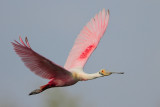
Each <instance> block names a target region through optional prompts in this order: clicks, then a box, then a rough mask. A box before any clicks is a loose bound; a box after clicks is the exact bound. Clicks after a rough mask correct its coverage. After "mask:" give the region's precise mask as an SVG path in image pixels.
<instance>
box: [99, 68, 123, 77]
mask: <svg viewBox="0 0 160 107" xmlns="http://www.w3.org/2000/svg"><path fill="white" fill-rule="evenodd" d="M99 74H101V75H102V76H109V75H111V74H124V72H110V71H108V70H105V69H101V70H100V71H99Z"/></svg>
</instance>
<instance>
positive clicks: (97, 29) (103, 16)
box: [64, 9, 109, 70]
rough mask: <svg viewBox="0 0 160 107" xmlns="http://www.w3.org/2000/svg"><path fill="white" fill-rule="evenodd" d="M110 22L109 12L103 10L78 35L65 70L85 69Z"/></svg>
mask: <svg viewBox="0 0 160 107" xmlns="http://www.w3.org/2000/svg"><path fill="white" fill-rule="evenodd" d="M108 21H109V10H108V11H107V13H106V12H105V9H103V10H102V11H100V12H99V13H98V14H96V15H95V17H94V18H92V19H91V20H90V22H88V24H87V25H86V26H85V27H84V28H83V30H82V31H81V32H80V34H79V35H78V37H77V39H76V41H75V43H74V46H73V48H72V50H71V52H70V54H69V56H68V59H67V61H66V64H65V66H64V68H66V69H67V70H70V69H72V68H83V66H84V65H85V63H86V61H87V59H88V58H89V56H90V55H91V53H92V52H93V51H94V49H95V48H96V47H97V45H98V43H99V41H100V39H101V37H102V36H103V34H104V32H105V31H106V28H107V25H108Z"/></svg>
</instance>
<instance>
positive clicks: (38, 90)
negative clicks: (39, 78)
mask: <svg viewBox="0 0 160 107" xmlns="http://www.w3.org/2000/svg"><path fill="white" fill-rule="evenodd" d="M41 92H42V90H41V89H36V90H34V91H32V92H31V93H29V95H35V94H39V93H41Z"/></svg>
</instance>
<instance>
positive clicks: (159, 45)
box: [0, 0, 160, 107]
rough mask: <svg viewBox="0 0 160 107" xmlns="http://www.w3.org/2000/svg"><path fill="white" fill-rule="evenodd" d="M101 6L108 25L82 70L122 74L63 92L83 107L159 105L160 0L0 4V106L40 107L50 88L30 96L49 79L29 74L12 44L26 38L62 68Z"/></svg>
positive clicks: (13, 0)
mask: <svg viewBox="0 0 160 107" xmlns="http://www.w3.org/2000/svg"><path fill="white" fill-rule="evenodd" d="M103 8H105V9H106V10H107V9H109V10H110V20H109V25H108V28H107V31H106V33H105V34H104V36H103V38H102V40H101V41H100V44H99V46H98V48H97V49H96V50H95V51H94V53H93V54H92V55H91V58H90V59H89V60H88V63H87V64H86V66H85V69H84V71H85V72H87V73H95V72H98V71H99V70H100V69H101V68H105V69H108V70H110V71H117V72H125V74H124V75H111V76H109V77H104V78H99V79H95V80H91V81H87V82H79V83H77V84H76V85H74V86H70V87H66V88H64V89H63V90H64V91H65V90H66V91H67V92H68V93H70V94H71V95H72V96H79V97H80V98H81V99H83V100H81V107H85V105H86V104H87V103H90V104H93V105H94V106H93V107H159V106H160V85H159V81H160V66H159V65H160V30H159V28H160V27H159V26H160V12H159V11H160V1H159V0H152V1H151V0H133V1H129V0H114V1H113V0H88V1H87V0H79V1H75V0H61V1H58V0H0V37H1V39H0V50H1V51H0V53H1V55H0V64H1V67H0V71H1V75H0V103H1V102H3V103H4V102H9V103H11V104H12V103H13V105H12V107H14V103H16V106H15V107H43V106H42V105H41V104H42V103H43V100H42V94H43V96H44V95H45V94H46V93H47V91H51V90H54V89H50V90H47V91H45V92H44V93H42V94H40V95H36V96H28V93H29V92H31V91H32V90H34V89H36V88H38V87H39V86H41V85H44V84H45V83H47V82H48V80H45V79H42V78H40V77H38V76H36V75H35V74H33V73H32V72H30V71H29V69H27V68H26V67H25V66H24V64H23V63H22V61H21V60H20V58H19V57H18V56H17V55H16V54H15V52H14V51H13V48H12V46H11V43H10V42H12V41H13V40H18V37H19V35H21V36H22V38H25V36H27V37H28V39H29V42H30V45H31V47H32V49H34V50H35V51H36V52H38V53H40V54H41V55H43V56H45V57H46V58H49V59H50V60H52V61H53V62H55V63H57V64H59V65H61V66H63V65H64V64H65V61H66V59H67V56H68V53H69V51H70V49H71V48H72V45H73V43H74V40H75V38H76V37H77V35H78V34H79V32H80V31H81V30H82V28H83V26H84V25H86V23H87V22H88V21H89V20H90V19H91V18H92V17H93V16H94V15H95V14H96V13H98V12H99V11H100V10H102V9H103ZM62 103H63V102H62Z"/></svg>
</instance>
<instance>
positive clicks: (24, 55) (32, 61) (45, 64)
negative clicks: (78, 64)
mask: <svg viewBox="0 0 160 107" xmlns="http://www.w3.org/2000/svg"><path fill="white" fill-rule="evenodd" d="M19 39H20V42H21V44H20V43H19V42H17V41H15V43H13V42H12V45H13V47H14V50H15V52H16V53H17V54H18V55H19V56H20V57H21V59H22V61H23V62H24V64H25V65H26V66H27V67H28V68H29V69H30V70H31V71H32V72H34V73H35V74H37V75H38V76H40V77H43V78H46V79H52V78H62V77H63V76H64V77H66V76H70V75H71V73H70V72H68V71H67V70H66V69H64V68H62V67H60V66H59V65H56V64H55V63H53V62H51V61H50V60H48V59H46V58H45V57H43V56H41V55H39V54H38V53H36V52H35V51H33V50H32V49H31V47H30V45H29V43H28V40H27V37H26V39H25V41H26V44H25V43H24V42H23V40H22V38H21V37H19Z"/></svg>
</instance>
